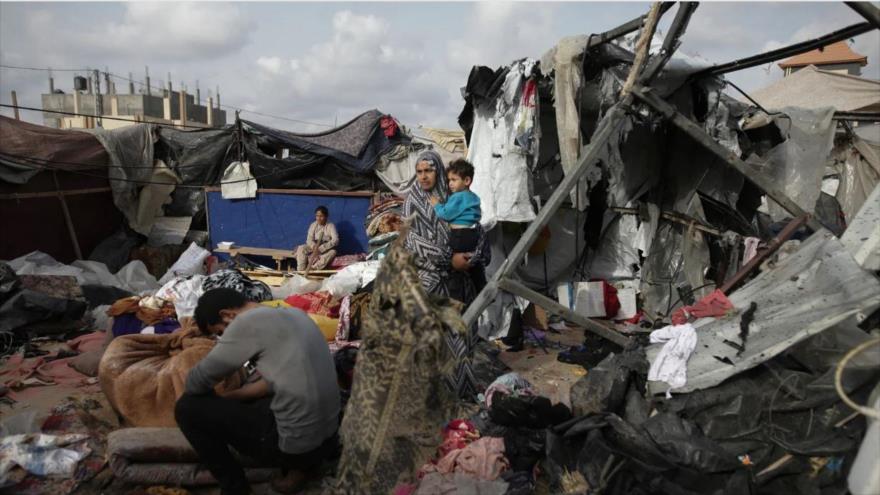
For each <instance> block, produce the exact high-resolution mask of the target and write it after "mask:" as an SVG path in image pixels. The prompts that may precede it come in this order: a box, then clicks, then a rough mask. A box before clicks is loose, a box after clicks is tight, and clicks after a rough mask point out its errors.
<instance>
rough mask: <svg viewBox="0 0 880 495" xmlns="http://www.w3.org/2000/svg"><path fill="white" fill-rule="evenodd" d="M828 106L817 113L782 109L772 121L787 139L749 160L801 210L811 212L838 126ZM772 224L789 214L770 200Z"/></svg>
mask: <svg viewBox="0 0 880 495" xmlns="http://www.w3.org/2000/svg"><path fill="white" fill-rule="evenodd" d="M833 116H834V109H833V108H831V107H828V108H823V109H818V110H805V109H802V108H784V109H782V114H781V115H774V116H773V121H774V123H775V125H776V126H777V127H779V129H780V130H781V131H782V136H783V137H785V138H786V140H785V141H784V142H782V143H780V144H779V145H777V146H775V147H774V148H772V149H771V150H770V151H769V152H767V153H766V154H765V155H764V156H762V157H759V158H758V157H753V158H750V159H749V160H748V161H749V162H750V163H752V164H754V165H755V166H756V168H757V169H758V170H759V171H761V172H763V173H764V174H766V175H767V176H769V177H770V179H771V180H772V181H773V182H775V183H776V184H779V186H780V188H781V189H782V192H783V193H784V194H785V195H786V196H788V197H789V198H791V200H792V201H794V202H795V203H797V205H798V206H800V207H801V208H803V210H804V211H807V212H812V211H813V210H814V209H815V207H816V201H817V200H818V199H819V192H820V188H821V186H822V174H823V173H824V172H825V165H826V163H827V160H828V155H829V154H830V153H831V148H832V146H833V144H834V131H835V129H836V127H837V124H836V122H835V121H834V120H832V117H833ZM768 203H769V211H770V216H771V217H772V218H773V221H776V222H778V221H782V220H784V219H785V218H786V217H791V214H790V213H788V212H787V211H785V210H784V209H783V208H782V207H781V206H779V205H777V204H776V203H775V202H774V201H772V200H769V199H768Z"/></svg>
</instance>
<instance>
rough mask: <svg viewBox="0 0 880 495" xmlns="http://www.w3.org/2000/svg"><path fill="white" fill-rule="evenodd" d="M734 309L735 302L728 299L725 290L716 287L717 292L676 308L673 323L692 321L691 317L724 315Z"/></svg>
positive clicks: (679, 323)
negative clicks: (692, 303) (691, 303)
mask: <svg viewBox="0 0 880 495" xmlns="http://www.w3.org/2000/svg"><path fill="white" fill-rule="evenodd" d="M732 309H733V303H731V302H730V299H728V298H727V296H725V295H724V293H723V292H721V291H720V290H718V289H715V292H713V293H711V294H709V295H708V296H706V297H704V298H702V299H700V300H699V301H697V303H696V304H694V305H693V306H683V307H681V308H678V309H676V310H675V311H674V312H673V313H672V324H673V325H683V324H685V323H687V322H688V321H691V318H693V319H694V320H696V319H698V318H706V317H710V316H714V317H719V316H724V315H726V314H727V312H728V311H730V310H732Z"/></svg>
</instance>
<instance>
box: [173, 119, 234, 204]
mask: <svg viewBox="0 0 880 495" xmlns="http://www.w3.org/2000/svg"><path fill="white" fill-rule="evenodd" d="M158 132H159V145H160V146H157V153H161V154H162V156H161V158H162V159H163V160H164V161H165V163H166V164H167V165H168V166H169V167H170V168H171V169H172V170H174V171H175V172H177V175H178V177H180V180H181V184H182V185H187V186H202V185H206V184H210V185H216V184H218V183H219V182H220V176H221V175H222V174H223V171H224V170H225V169H226V165H228V164H229V163H230V162H232V160H233V159H234V158H232V157H229V156H227V155H228V153H229V152H230V148H231V147H232V144H233V141H234V134H233V133H232V130H231V129H230V128H226V129H206V130H194V131H183V130H177V129H170V128H167V127H163V128H161V129H159V131H158ZM204 201H205V195H204V193H203V191H202V189H201V188H189V187H178V188H177V189H175V190H174V192H173V193H171V204H170V205H167V206H166V207H165V214H166V215H168V216H175V217H178V216H179V217H189V216H193V215H195V214H196V213H198V212H200V211H202V210H204V207H205V204H204Z"/></svg>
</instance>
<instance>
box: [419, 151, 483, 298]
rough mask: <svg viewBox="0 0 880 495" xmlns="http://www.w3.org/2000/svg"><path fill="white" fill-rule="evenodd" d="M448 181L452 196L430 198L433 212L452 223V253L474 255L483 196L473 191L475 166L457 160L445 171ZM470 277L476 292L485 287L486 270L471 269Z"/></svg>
mask: <svg viewBox="0 0 880 495" xmlns="http://www.w3.org/2000/svg"><path fill="white" fill-rule="evenodd" d="M446 178H447V179H448V182H449V190H450V192H451V193H452V194H450V195H449V197H448V198H446V202H445V203H440V201H439V200H438V199H437V198H436V197H431V203H432V204H433V205H434V212H435V213H436V214H437V217H438V218H440V219H441V220H445V221H446V222H448V223H449V247H451V248H452V252H453V253H465V254H470V253H473V252H474V251H476V250H477V244H478V243H479V242H480V233H479V230H477V228H476V227H477V225H478V224H479V223H480V217H481V212H480V197H479V196H477V195H476V194H474V193H473V192H471V189H470V187H471V183H472V182H473V180H474V166H473V165H471V164H470V163H469V162H468V161H467V160H463V159H458V160H455V161H453V162H452V163H450V164H449V167H447V168H446ZM470 276H471V280H473V282H474V285H475V286H476V289H477V290H478V291H479V290H482V288H483V286H485V285H486V274H485V270H484V268H483V267H482V266H477V267H473V268H471V270H470Z"/></svg>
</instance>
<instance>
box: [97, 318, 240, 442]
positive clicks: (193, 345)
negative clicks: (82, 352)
mask: <svg viewBox="0 0 880 495" xmlns="http://www.w3.org/2000/svg"><path fill="white" fill-rule="evenodd" d="M213 347H214V341H213V340H211V339H208V338H205V337H201V336H200V335H199V334H198V330H195V329H193V328H191V327H187V326H184V328H182V329H180V330H178V331H176V332H174V333H172V334H167V335H142V334H134V335H125V336H122V337H117V338H116V339H114V340H113V342H111V343H110V345H109V346H107V350H106V351H105V352H104V356H103V357H102V358H101V363H100V365H99V366H98V379H99V381H100V383H101V390H103V391H104V394H105V395H106V396H107V400H108V401H109V402H110V404H111V405H112V406H113V408H114V409H115V410H116V411H117V412H118V413H119V414H120V415H122V416H123V417H124V418H125V419H126V420H127V421H128V422H129V423H130V424H131V425H133V426H169V427H170V426H177V422H176V421H175V420H174V405H175V403H176V402H177V399H178V398H180V396H181V395H183V392H184V386H185V384H186V376H187V374H188V373H189V371H190V370H191V369H192V368H193V367H194V366H195V365H196V364H197V363H198V362H199V361H201V360H202V359H203V358H204V357H205V356H206V355H208V353H209V352H210V351H211V349H212V348H213ZM243 382H244V373H243V372H242V371H239V372H236V373H234V374H233V375H232V376H230V377H228V378H227V379H226V380H225V381H224V382H222V383H220V384H219V385H218V386H217V387H216V390H217V391H223V390H234V389H237V388H239V387H241V385H242V383H243Z"/></svg>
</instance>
